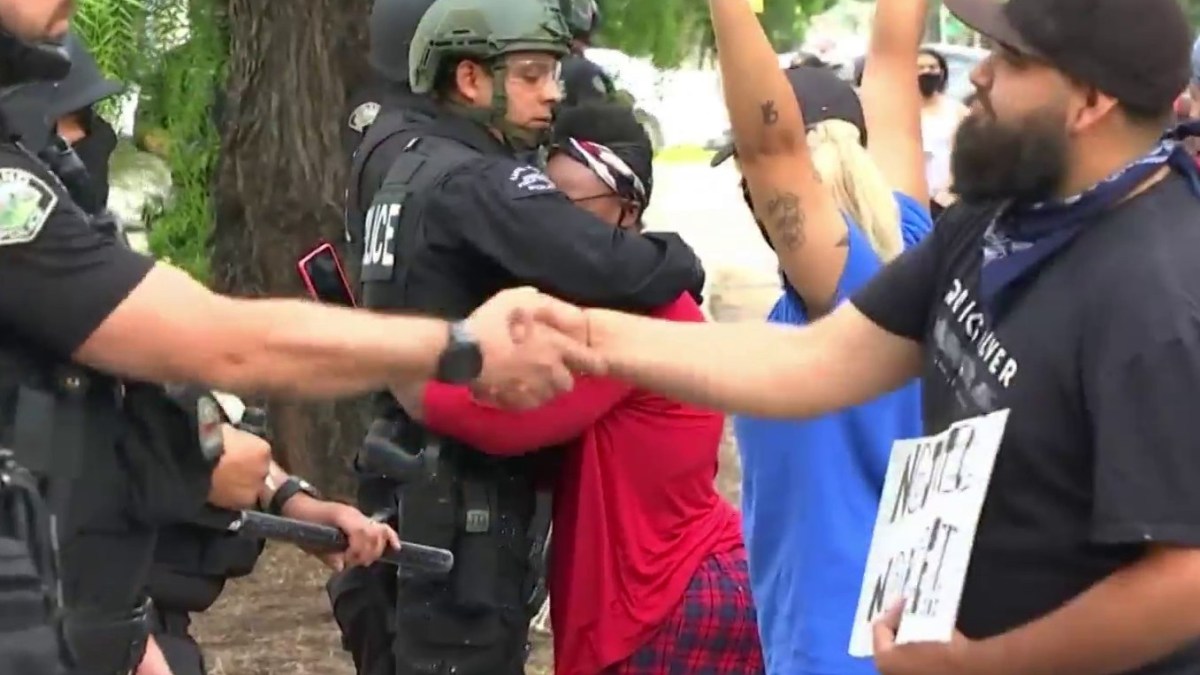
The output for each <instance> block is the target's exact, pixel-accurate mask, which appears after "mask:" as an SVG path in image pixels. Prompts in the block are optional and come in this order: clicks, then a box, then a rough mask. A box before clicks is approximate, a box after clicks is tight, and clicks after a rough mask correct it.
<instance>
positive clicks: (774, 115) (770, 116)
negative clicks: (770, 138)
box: [758, 101, 779, 126]
mask: <svg viewBox="0 0 1200 675" xmlns="http://www.w3.org/2000/svg"><path fill="white" fill-rule="evenodd" d="M758 107H759V109H760V110H762V121H763V124H765V125H767V126H771V125H772V124H775V123H776V122H778V121H779V111H778V110H776V109H775V101H764V102H762V103H760V104H759V106H758Z"/></svg>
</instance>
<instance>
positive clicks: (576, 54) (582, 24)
mask: <svg viewBox="0 0 1200 675" xmlns="http://www.w3.org/2000/svg"><path fill="white" fill-rule="evenodd" d="M562 8H563V14H564V15H565V16H566V18H567V26H568V27H569V28H570V29H571V53H570V54H568V55H567V56H565V57H563V60H562V82H563V89H564V90H565V91H564V92H563V102H562V104H563V105H564V106H575V105H579V104H580V103H586V102H588V101H608V100H612V98H613V97H614V96H615V95H616V93H617V87H616V85H615V84H613V81H612V78H611V77H609V76H608V73H606V72H604V69H603V68H601V67H600V66H598V65H596V64H595V63H593V62H592V61H590V60H588V58H587V57H586V56H584V50H585V49H586V48H588V47H590V46H591V45H592V36H593V35H595V33H596V30H598V29H599V27H600V7H599V6H598V5H597V4H596V0H562Z"/></svg>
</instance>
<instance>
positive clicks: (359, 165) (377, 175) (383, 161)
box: [343, 0, 435, 281]
mask: <svg viewBox="0 0 1200 675" xmlns="http://www.w3.org/2000/svg"><path fill="white" fill-rule="evenodd" d="M432 4H433V0H375V3H374V5H372V7H371V17H370V24H369V26H368V28H369V31H368V32H369V36H370V53H369V60H370V62H371V74H370V77H369V79H368V81H367V83H366V84H364V85H363V86H362V87H360V88H359V90H358V91H355V92H353V93H352V94H351V97H350V110H351V112H350V117H349V120H348V121H347V124H346V129H345V130H344V131H343V139H344V141H345V142H346V143H347V147H348V151H347V154H348V155H349V156H350V177H349V182H348V184H347V187H346V216H345V218H346V222H345V226H346V249H347V251H348V252H349V258H350V259H349V260H347V261H346V262H347V268H348V269H347V272H348V273H349V274H350V276H351V280H352V281H356V280H357V278H358V267H359V264H360V261H361V260H362V241H363V229H364V227H363V218H364V217H365V216H366V213H367V209H368V208H370V206H371V202H372V201H373V200H374V199H375V191H376V190H378V189H379V186H380V185H381V184H382V183H383V177H384V175H385V174H387V172H388V169H390V168H391V167H392V164H393V163H394V162H395V161H396V157H397V155H399V154H400V151H401V150H403V146H402V145H401V144H400V142H399V140H398V138H397V136H398V135H399V134H400V132H402V131H403V130H405V129H407V128H411V127H413V126H414V125H419V124H422V123H425V122H428V121H429V120H430V119H431V118H432V117H433V115H434V114H435V110H434V109H433V103H432V101H430V100H429V98H428V97H426V96H419V95H417V94H414V93H413V91H412V87H411V86H409V82H408V50H409V47H410V46H411V45H412V37H413V34H414V33H416V32H417V23H418V22H420V21H421V17H422V16H424V15H425V10H427V9H429V6H430V5H432Z"/></svg>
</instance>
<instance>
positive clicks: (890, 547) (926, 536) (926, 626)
mask: <svg viewBox="0 0 1200 675" xmlns="http://www.w3.org/2000/svg"><path fill="white" fill-rule="evenodd" d="M1007 422H1008V410H1001V411H998V412H994V413H991V414H988V415H984V416H982V417H974V418H971V419H968V420H963V421H961V422H956V423H955V424H953V425H952V426H951V427H950V428H949V429H947V430H946V431H943V432H942V433H940V434H938V435H936V436H927V437H925V438H916V439H911V440H900V441H896V442H895V443H894V444H893V445H892V454H891V458H890V460H889V461H888V470H887V477H886V479H885V480H884V483H883V494H882V496H881V497H880V501H879V513H878V515H877V516H876V517H875V533H874V535H873V536H872V538H871V550H870V553H869V554H868V556H867V569H866V574H864V576H863V585H862V591H861V592H860V594H859V598H858V610H857V612H856V613H855V617H854V630H853V632H852V634H851V635H850V654H851V656H870V655H871V652H872V648H871V625H872V624H873V623H874V622H875V621H877V620H878V619H879V618H880V616H881V615H882V614H883V613H884V612H886V611H887V610H888V609H890V608H891V607H892V606H893V605H895V604H896V603H897V602H899V601H900V599H901V598H904V600H905V607H904V616H903V618H902V619H901V621H900V630H899V633H898V634H897V636H896V640H897V642H899V643H901V644H903V643H906V642H949V641H950V638H951V637H952V636H953V635H954V626H955V624H956V622H957V620H958V605H959V600H960V599H961V598H962V590H963V582H964V581H965V580H966V575H967V565H968V563H970V561H971V548H972V546H974V544H975V528H976V526H977V525H978V524H979V512H980V511H981V510H982V509H983V500H984V497H986V496H987V489H988V483H989V482H991V479H992V468H993V466H994V465H995V462H996V453H997V451H999V449H1000V441H1001V439H1002V438H1003V436H1004V425H1005V424H1006V423H1007Z"/></svg>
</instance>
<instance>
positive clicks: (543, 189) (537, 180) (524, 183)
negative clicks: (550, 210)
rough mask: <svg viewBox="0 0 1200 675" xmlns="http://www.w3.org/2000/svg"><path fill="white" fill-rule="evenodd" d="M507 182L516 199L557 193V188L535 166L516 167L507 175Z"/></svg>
mask: <svg viewBox="0 0 1200 675" xmlns="http://www.w3.org/2000/svg"><path fill="white" fill-rule="evenodd" d="M508 182H509V185H510V186H511V188H512V192H513V196H514V197H516V198H520V197H530V196H534V195H543V194H549V193H551V192H557V191H558V186H557V185H555V184H554V181H552V180H550V177H549V176H547V175H546V174H544V173H542V170H541V169H539V168H537V167H536V166H530V165H528V164H527V165H524V166H518V167H516V168H515V169H513V170H512V172H511V173H509V174H508Z"/></svg>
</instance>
